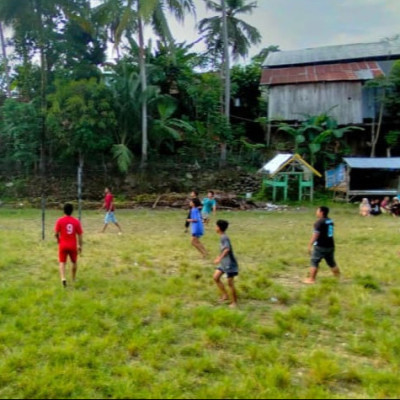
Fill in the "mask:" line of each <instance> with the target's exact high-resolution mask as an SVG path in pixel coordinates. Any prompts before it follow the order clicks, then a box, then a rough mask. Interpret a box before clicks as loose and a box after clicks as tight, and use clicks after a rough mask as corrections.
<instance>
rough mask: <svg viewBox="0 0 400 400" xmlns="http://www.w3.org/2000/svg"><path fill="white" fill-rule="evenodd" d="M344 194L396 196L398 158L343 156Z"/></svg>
mask: <svg viewBox="0 0 400 400" xmlns="http://www.w3.org/2000/svg"><path fill="white" fill-rule="evenodd" d="M343 161H344V162H345V165H346V175H345V177H346V181H345V184H346V194H347V199H348V200H350V199H351V198H352V197H356V196H367V197H368V196H397V194H398V193H400V158H344V159H343Z"/></svg>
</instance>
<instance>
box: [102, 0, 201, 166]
mask: <svg viewBox="0 0 400 400" xmlns="http://www.w3.org/2000/svg"><path fill="white" fill-rule="evenodd" d="M106 4H108V5H109V6H110V7H115V6H116V5H117V6H118V5H119V6H120V7H121V18H120V21H119V24H118V26H117V28H116V29H115V42H116V43H117V44H118V43H120V42H121V40H122V38H123V37H125V38H127V39H128V40H129V41H130V42H131V43H133V42H134V40H133V38H134V36H135V35H137V41H135V43H136V44H137V46H138V49H139V66H140V79H141V86H142V162H141V166H142V168H145V167H146V164H147V160H148V116H147V114H148V112H147V99H146V93H147V73H146V51H145V50H146V49H145V34H144V31H145V26H151V27H152V28H153V31H154V32H155V33H156V34H157V36H159V37H160V39H161V40H162V41H163V42H164V43H165V44H167V45H168V46H169V47H170V48H171V49H173V46H174V45H173V44H174V40H173V37H172V33H171V30H170V28H169V25H168V18H167V14H166V12H170V13H172V14H173V15H174V16H175V17H176V18H177V19H178V20H179V21H182V20H183V18H184V16H185V13H186V12H194V2H193V0H104V1H103V6H104V5H106Z"/></svg>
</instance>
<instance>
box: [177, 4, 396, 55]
mask: <svg viewBox="0 0 400 400" xmlns="http://www.w3.org/2000/svg"><path fill="white" fill-rule="evenodd" d="M214 1H219V0H214ZM247 1H248V2H250V1H253V0H247ZM194 3H195V5H196V8H197V21H199V20H201V19H202V18H205V17H212V16H213V15H214V14H213V13H211V12H210V11H206V8H205V6H204V1H203V0H194ZM257 3H258V8H257V9H255V12H254V13H253V15H248V16H243V17H242V19H243V20H245V21H246V22H248V23H249V24H251V25H253V26H255V27H256V28H257V29H258V30H259V31H260V33H261V35H262V38H263V39H262V43H261V44H260V45H259V46H254V47H253V48H252V49H251V51H250V57H251V56H254V55H256V54H258V53H259V51H260V50H262V49H263V48H264V47H268V46H270V45H277V46H279V47H280V49H281V50H298V49H305V48H310V47H320V46H329V45H338V44H349V43H368V42H378V41H380V40H382V39H384V38H388V37H393V36H395V35H397V34H400V0H258V1H257ZM195 25H196V22H195V20H194V18H192V17H186V18H185V24H184V25H182V24H180V23H178V22H176V21H175V20H174V19H173V18H171V19H170V26H171V29H172V31H173V33H174V35H175V37H176V39H177V41H178V42H181V41H182V42H183V41H186V42H188V43H191V42H193V41H195V40H196V39H197V38H198V35H197V31H196V28H195ZM195 49H196V50H200V51H201V50H203V47H202V45H198V46H197V47H195Z"/></svg>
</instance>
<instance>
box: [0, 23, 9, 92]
mask: <svg viewBox="0 0 400 400" xmlns="http://www.w3.org/2000/svg"><path fill="white" fill-rule="evenodd" d="M0 41H1V52H2V55H3V61H4V71H5V75H6V91H7V97H8V98H10V97H11V83H10V71H9V70H8V58H7V46H6V42H5V39H4V30H3V24H2V23H1V22H0Z"/></svg>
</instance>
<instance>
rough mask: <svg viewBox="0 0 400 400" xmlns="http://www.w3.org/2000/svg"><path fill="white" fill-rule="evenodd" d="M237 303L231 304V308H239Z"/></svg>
mask: <svg viewBox="0 0 400 400" xmlns="http://www.w3.org/2000/svg"><path fill="white" fill-rule="evenodd" d="M237 306H238V305H237V303H231V304H229V308H237Z"/></svg>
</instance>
